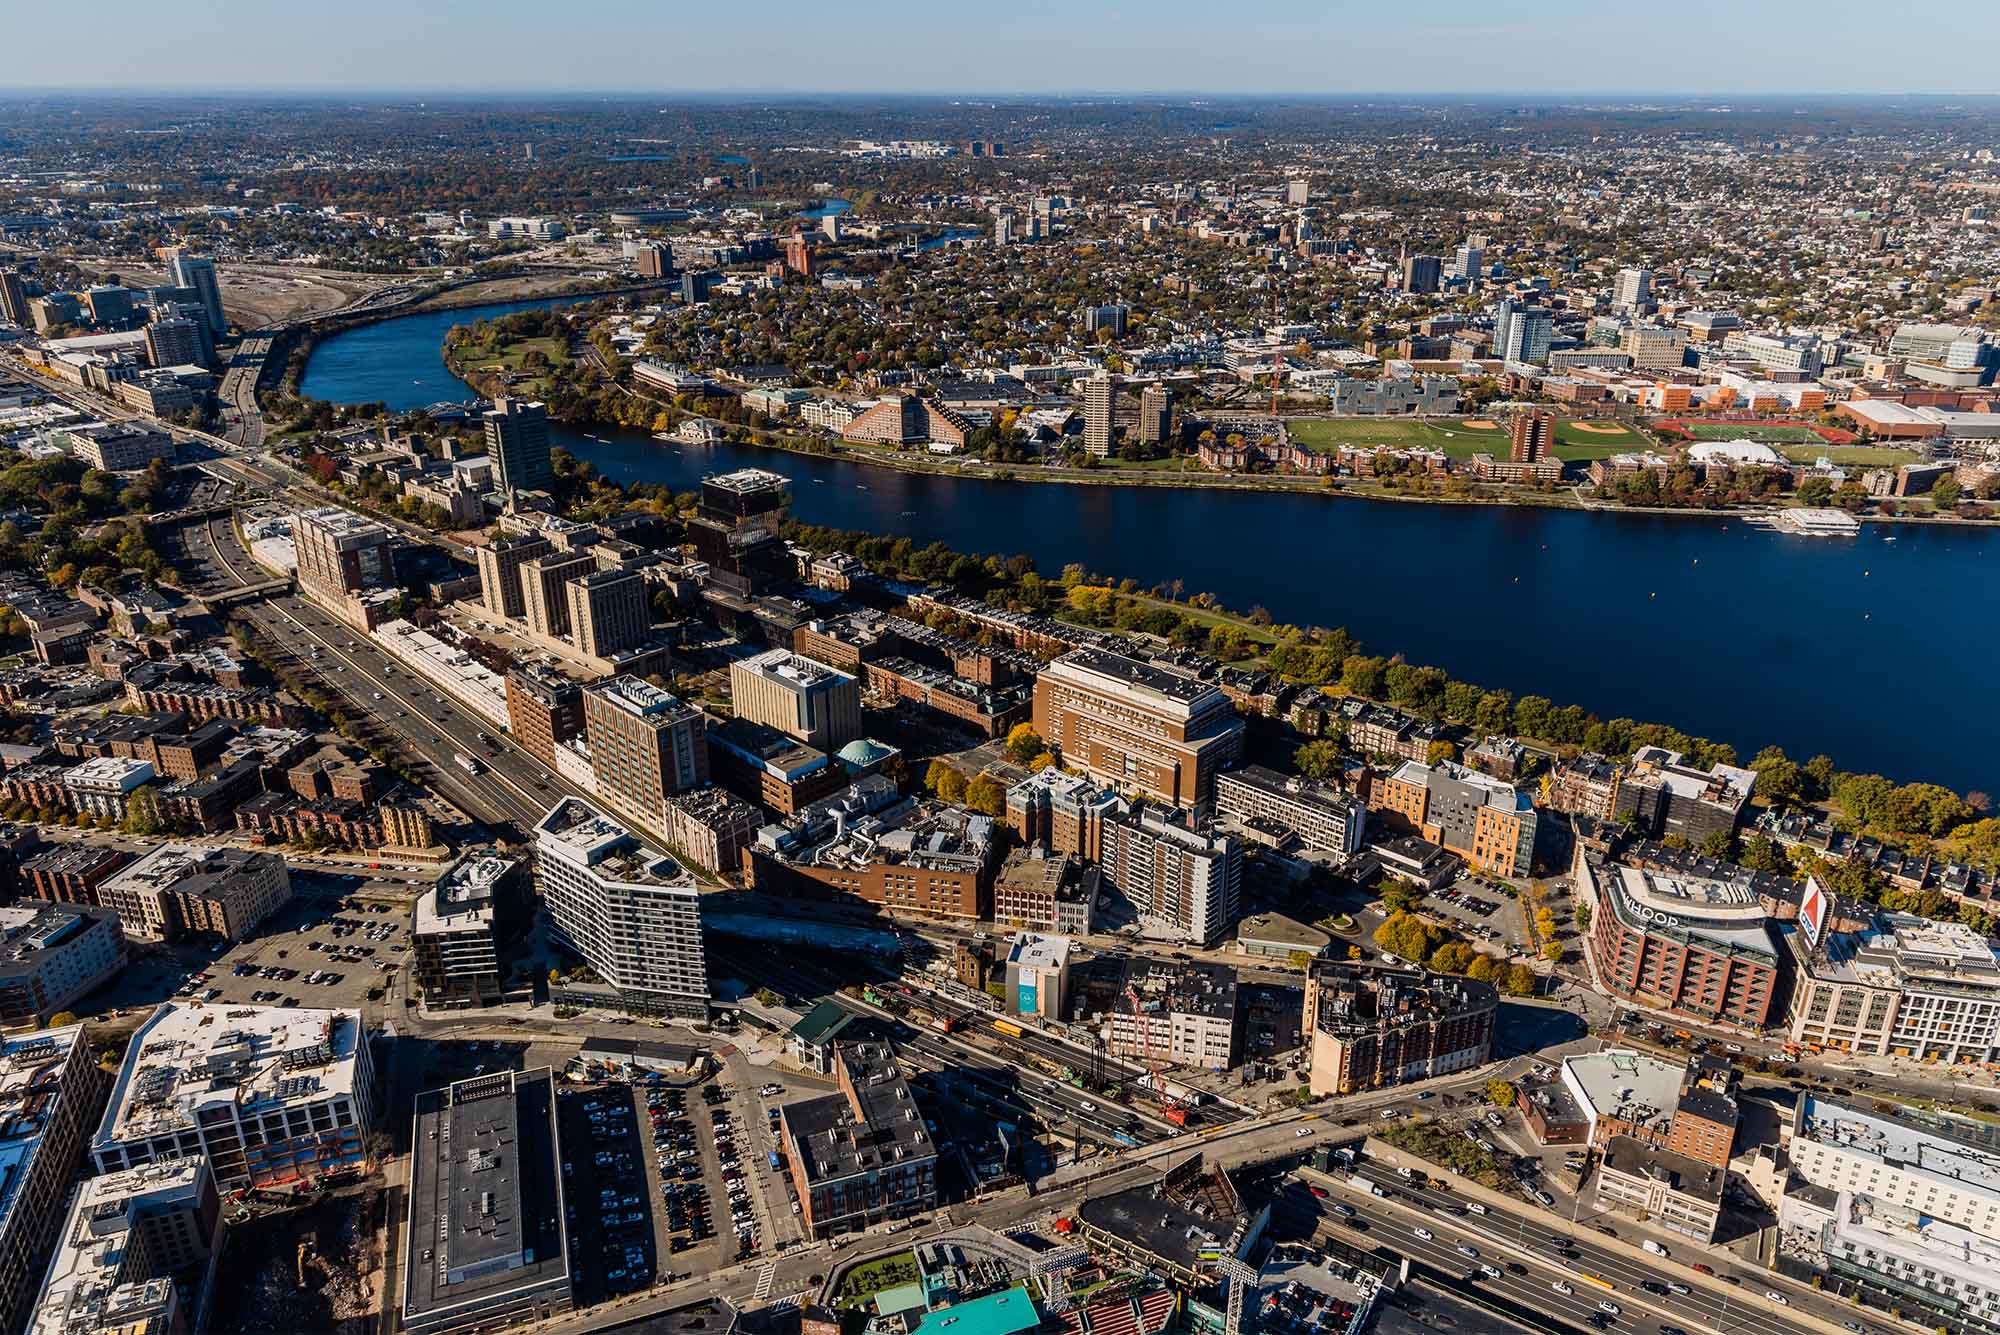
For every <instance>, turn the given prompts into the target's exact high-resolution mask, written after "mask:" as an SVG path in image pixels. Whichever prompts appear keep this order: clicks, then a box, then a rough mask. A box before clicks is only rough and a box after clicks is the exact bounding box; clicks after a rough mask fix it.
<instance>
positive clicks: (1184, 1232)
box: [1076, 1150, 1245, 1271]
mask: <svg viewBox="0 0 2000 1335" xmlns="http://www.w3.org/2000/svg"><path fill="white" fill-rule="evenodd" d="M1076 1212H1077V1215H1078V1217H1079V1218H1081V1219H1082V1220H1083V1222H1084V1223H1086V1224H1088V1225H1089V1226H1090V1227H1092V1228H1094V1229H1097V1230H1099V1231H1100V1232H1102V1233H1104V1234H1106V1235H1107V1236H1110V1237H1113V1238H1117V1239H1120V1240H1122V1241H1123V1242H1125V1243H1126V1244H1128V1245H1130V1246H1133V1247H1136V1248H1138V1249H1139V1250H1140V1251H1142V1252H1144V1253H1146V1254H1148V1255H1151V1256H1156V1257H1159V1258H1161V1259H1162V1260H1165V1261H1167V1262H1169V1263H1170V1264H1173V1265H1176V1266H1179V1267H1180V1268H1181V1269H1183V1270H1190V1271H1194V1270H1200V1269H1202V1268H1203V1266H1205V1265H1206V1264H1208V1262H1207V1261H1205V1260H1204V1253H1208V1254H1211V1255H1212V1254H1214V1253H1217V1252H1220V1253H1222V1254H1225V1255H1227V1254H1230V1253H1231V1251H1232V1246H1231V1244H1232V1241H1233V1239H1234V1237H1235V1234H1236V1231H1237V1228H1238V1227H1239V1225H1241V1224H1242V1223H1244V1222H1245V1220H1244V1210H1243V1202H1242V1200H1241V1198H1239V1197H1238V1196H1237V1194H1236V1187H1235V1184H1233V1183H1232V1182H1230V1180H1229V1175H1228V1174H1227V1173H1226V1172H1224V1171H1223V1170H1222V1169H1220V1168H1209V1167H1208V1166H1207V1165H1206V1163H1205V1162H1203V1160H1202V1156H1201V1152H1200V1151H1199V1150H1197V1151H1195V1152H1194V1153H1193V1154H1191V1155H1189V1156H1188V1158H1186V1159H1182V1160H1180V1161H1178V1162H1177V1163H1175V1164H1174V1166H1173V1167H1171V1168H1169V1169H1167V1170H1166V1171H1164V1172H1162V1173H1160V1174H1159V1175H1158V1176H1157V1177H1155V1178H1154V1179H1153V1180H1152V1181H1150V1182H1142V1183H1140V1184H1139V1185H1137V1186H1134V1187H1127V1188H1126V1189H1125V1190H1123V1191H1114V1192H1111V1193H1109V1194H1108V1195H1103V1196H1092V1197H1089V1198H1087V1199H1085V1200H1084V1201H1083V1202H1082V1204H1080V1205H1078V1206H1077V1211H1076Z"/></svg>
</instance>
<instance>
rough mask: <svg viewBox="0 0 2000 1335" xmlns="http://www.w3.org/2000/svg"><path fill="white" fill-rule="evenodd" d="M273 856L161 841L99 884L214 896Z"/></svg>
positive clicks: (243, 850)
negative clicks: (156, 846) (150, 850)
mask: <svg viewBox="0 0 2000 1335" xmlns="http://www.w3.org/2000/svg"><path fill="white" fill-rule="evenodd" d="M274 857H275V855H274V854H271V853H258V852H254V851H252V850H250V849H246V848H222V847H217V846H215V845H212V844H161V845H160V846H159V847H158V848H155V849H154V850H153V851H152V852H150V853H148V854H146V855H145V856H144V857H142V858H140V859H139V860H138V861H137V862H134V863H132V864H131V865H130V866H128V867H123V868H121V869H120V870H119V871H118V872H116V873H115V874H114V875H112V877H111V878H110V879H109V880H107V881H105V883H104V884H103V886H102V887H100V893H102V892H103V891H105V890H154V891H157V890H167V889H174V890H178V891H181V892H182V893H185V894H191V895H200V896H204V897H208V896H218V895H219V892H221V891H223V890H224V888H225V887H226V886H227V885H228V884H229V882H231V881H233V880H235V879H236V878H238V877H240V876H245V875H250V874H253V871H254V869H256V868H258V867H259V866H260V865H263V864H265V863H268V862H269V861H270V860H272V859H273V858H274Z"/></svg>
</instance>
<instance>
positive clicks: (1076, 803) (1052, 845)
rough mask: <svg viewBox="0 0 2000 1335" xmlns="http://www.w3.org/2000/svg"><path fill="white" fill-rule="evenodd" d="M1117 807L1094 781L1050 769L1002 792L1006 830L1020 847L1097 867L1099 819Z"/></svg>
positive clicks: (1101, 823)
mask: <svg viewBox="0 0 2000 1335" xmlns="http://www.w3.org/2000/svg"><path fill="white" fill-rule="evenodd" d="M1121 806H1122V804H1121V803H1120V802H1119V800H1118V797H1117V795H1116V794H1115V793H1113V792H1112V791H1111V790H1110V789H1108V788H1106V787H1105V786H1104V785H1103V784H1102V783H1100V782H1098V781H1097V780H1094V779H1089V778H1086V777H1084V776H1083V775H1081V774H1065V773H1064V772H1063V771H1061V770H1059V769H1057V768H1056V767H1055V766H1053V765H1051V766H1049V767H1048V768H1046V769H1042V770H1038V771H1036V772H1035V773H1033V774H1030V775H1029V776H1028V777H1027V778H1025V779H1023V780H1021V781H1020V782H1019V783H1017V784H1015V785H1014V786H1013V787H1011V788H1009V789H1008V790H1007V828H1008V829H1009V830H1011V831H1012V832H1013V835H1014V838H1015V839H1016V840H1017V841H1018V842H1020V843H1023V844H1039V845H1040V846H1042V847H1043V848H1045V849H1048V850H1049V851H1050V852H1053V853H1068V854H1072V855H1074V856H1076V857H1079V858H1082V859H1083V860H1084V861H1085V862H1093V863H1094V862H1101V861H1103V860H1104V818H1105V817H1106V816H1109V815H1113V814H1115V813H1117V812H1118V811H1119V810H1120V809H1121Z"/></svg>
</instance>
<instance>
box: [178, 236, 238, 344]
mask: <svg viewBox="0 0 2000 1335" xmlns="http://www.w3.org/2000/svg"><path fill="white" fill-rule="evenodd" d="M168 263H169V267H170V268H171V269H172V271H173V278H174V286H175V287H185V288H192V289H193V290H194V291H196V292H198V293H200V294H201V309H202V313H203V314H205V315H206V316H207V317H208V333H209V337H211V338H220V337H222V335H223V333H224V332H225V331H226V330H228V328H229V322H228V320H227V319H226V318H225V317H224V316H223V313H222V285H221V284H220V283H219V282H218V281H217V280H216V277H215V261H214V260H212V259H209V258H208V257H207V256H206V255H187V254H183V253H182V252H181V251H180V250H179V249H176V250H175V251H174V252H173V254H172V255H171V256H169V257H168Z"/></svg>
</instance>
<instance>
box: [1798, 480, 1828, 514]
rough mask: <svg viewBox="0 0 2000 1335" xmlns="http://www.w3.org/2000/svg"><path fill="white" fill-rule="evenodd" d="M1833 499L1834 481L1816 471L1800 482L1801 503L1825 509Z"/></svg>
mask: <svg viewBox="0 0 2000 1335" xmlns="http://www.w3.org/2000/svg"><path fill="white" fill-rule="evenodd" d="M1832 499H1833V481H1832V479H1830V478H1826V477H1821V476H1820V475H1819V474H1817V473H1815V474H1813V475H1812V476H1811V477H1809V478H1807V479H1806V480H1805V481H1803V482H1801V483H1799V504H1801V505H1810V506H1813V507H1814V508H1816V509H1823V508H1825V506H1826V503H1827V502H1828V501H1830V500H1832Z"/></svg>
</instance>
